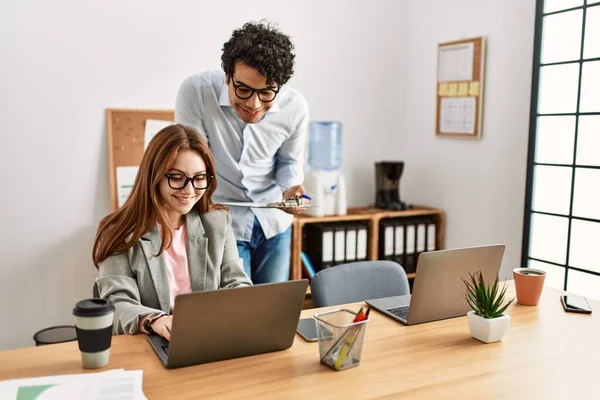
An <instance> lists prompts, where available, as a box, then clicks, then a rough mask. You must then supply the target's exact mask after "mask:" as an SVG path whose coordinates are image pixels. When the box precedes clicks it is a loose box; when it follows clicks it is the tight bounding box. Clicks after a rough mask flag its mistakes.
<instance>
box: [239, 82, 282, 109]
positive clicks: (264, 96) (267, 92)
mask: <svg viewBox="0 0 600 400" xmlns="http://www.w3.org/2000/svg"><path fill="white" fill-rule="evenodd" d="M231 84H232V85H233V89H234V91H235V95H236V96H237V97H238V98H240V99H242V100H247V99H249V98H250V97H252V95H253V94H254V93H256V94H258V99H259V100H260V101H262V102H263V103H270V102H271V101H273V100H275V97H276V96H277V93H279V89H267V88H265V89H253V88H251V87H249V86H246V85H241V84H236V83H235V82H234V80H233V77H231Z"/></svg>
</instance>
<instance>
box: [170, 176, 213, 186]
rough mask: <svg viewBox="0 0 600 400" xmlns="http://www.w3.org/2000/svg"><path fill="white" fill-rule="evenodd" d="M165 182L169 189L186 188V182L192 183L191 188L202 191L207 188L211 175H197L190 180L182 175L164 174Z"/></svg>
mask: <svg viewBox="0 0 600 400" xmlns="http://www.w3.org/2000/svg"><path fill="white" fill-rule="evenodd" d="M165 176H166V177H167V182H168V183H169V187H170V188H171V189H175V190H180V189H183V188H185V187H186V186H187V184H188V182H192V186H193V187H194V189H196V190H203V189H206V188H207V187H208V184H209V183H210V180H211V179H212V178H213V177H212V176H211V175H207V174H198V175H194V176H192V177H191V178H190V177H189V176H187V175H184V174H165Z"/></svg>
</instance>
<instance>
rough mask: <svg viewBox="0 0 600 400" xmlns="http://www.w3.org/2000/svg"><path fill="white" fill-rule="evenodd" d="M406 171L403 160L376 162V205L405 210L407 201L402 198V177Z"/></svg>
mask: <svg viewBox="0 0 600 400" xmlns="http://www.w3.org/2000/svg"><path fill="white" fill-rule="evenodd" d="M402 171H404V162H403V161H381V162H378V163H375V183H376V185H377V196H376V199H375V207H377V208H384V209H386V210H405V209H406V203H405V202H403V201H402V200H400V177H401V176H402Z"/></svg>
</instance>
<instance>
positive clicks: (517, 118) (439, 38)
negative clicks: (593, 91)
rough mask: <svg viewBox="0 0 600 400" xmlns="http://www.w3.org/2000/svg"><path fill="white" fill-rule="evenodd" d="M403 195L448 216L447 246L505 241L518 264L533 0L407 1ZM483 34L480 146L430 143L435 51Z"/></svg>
mask: <svg viewBox="0 0 600 400" xmlns="http://www.w3.org/2000/svg"><path fill="white" fill-rule="evenodd" d="M406 17H407V20H408V27H407V32H408V35H407V37H406V42H407V50H406V51H407V59H406V61H407V65H408V72H407V75H406V79H405V80H404V83H405V85H406V88H405V89H406V101H405V102H406V110H405V115H406V119H405V125H404V126H405V135H404V136H403V140H404V142H403V147H404V148H405V149H406V153H405V155H406V156H405V158H406V162H407V166H406V168H405V174H404V177H403V181H402V193H403V195H404V197H405V198H406V199H407V200H409V201H410V202H415V203H419V204H428V205H436V206H438V207H440V208H443V209H444V210H445V211H446V213H447V226H446V247H448V248H452V247H464V246H472V245H482V244H490V243H504V244H506V251H505V254H504V262H503V266H502V271H501V274H503V275H504V276H506V277H508V276H511V273H510V272H511V271H512V269H513V268H516V267H518V266H520V265H519V264H520V258H521V253H520V252H521V238H522V229H523V204H524V197H525V177H526V176H525V175H526V165H527V163H526V161H527V142H528V131H529V102H530V93H531V68H532V61H533V34H534V21H535V0H504V1H481V0H453V1H445V0H435V1H427V2H422V1H411V2H410V3H409V5H408V7H407V14H406ZM475 36H486V37H487V58H486V80H485V88H484V107H483V138H482V140H468V139H454V138H446V137H444V138H437V137H435V133H434V132H435V93H436V86H435V83H436V81H435V77H436V46H437V43H439V42H445V41H450V40H458V39H461V38H469V37H475Z"/></svg>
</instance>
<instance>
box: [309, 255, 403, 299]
mask: <svg viewBox="0 0 600 400" xmlns="http://www.w3.org/2000/svg"><path fill="white" fill-rule="evenodd" d="M310 288H311V291H312V297H313V303H314V305H315V307H327V306H333V305H337V304H345V303H355V302H359V301H365V300H372V299H379V298H382V297H390V296H403V295H407V294H410V287H409V285H408V278H407V277H406V273H405V272H404V269H403V268H402V267H401V266H400V264H398V263H395V262H393V261H383V260H381V261H362V262H355V263H349V264H342V265H337V266H335V267H333V268H327V269H324V270H322V271H319V273H317V274H316V275H315V276H314V277H313V278H312V281H311V283H310Z"/></svg>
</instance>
